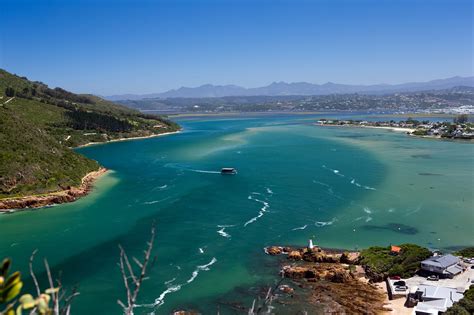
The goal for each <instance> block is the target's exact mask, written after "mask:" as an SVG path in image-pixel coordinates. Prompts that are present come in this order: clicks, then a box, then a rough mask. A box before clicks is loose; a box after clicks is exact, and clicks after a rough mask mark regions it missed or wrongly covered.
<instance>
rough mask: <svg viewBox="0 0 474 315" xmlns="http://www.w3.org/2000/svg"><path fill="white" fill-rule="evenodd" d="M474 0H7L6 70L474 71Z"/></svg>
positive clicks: (137, 88)
mask: <svg viewBox="0 0 474 315" xmlns="http://www.w3.org/2000/svg"><path fill="white" fill-rule="evenodd" d="M473 3H474V1H471V0H443V1H441V0H320V1H318V0H312V1H310V0H305V1H302V0H291V1H290V0H286V1H280V0H254V1H250V0H220V1H218V0H214V1H210V0H199V1H198V0H194V1H190V0H187V1H186V0H167V1H165V0H156V1H144V0H135V1H132V0H130V1H124V0H114V1H112V0H102V1H99V0H96V1H91V0H83V1H76V0H61V1H48V0H36V1H32V0H0V68H3V69H5V70H7V71H10V72H13V73H16V74H18V75H21V76H27V77H28V78H29V79H32V80H38V81H42V82H44V83H47V84H48V85H50V86H51V87H56V86H60V87H63V88H65V89H68V90H70V91H73V92H78V93H94V94H98V95H113V94H125V93H136V94H144V93H155V92H162V91H166V90H168V89H172V88H178V87H181V86H190V87H194V86H199V85H202V84H207V83H210V84H219V85H223V84H236V85H240V86H244V87H258V86H264V85H267V84H270V83H271V82H274V81H285V82H301V81H305V82H311V83H318V84H321V83H325V82H336V83H346V84H376V83H404V82H413V81H428V80H432V79H440V78H447V77H452V76H471V75H473V42H474V40H473Z"/></svg>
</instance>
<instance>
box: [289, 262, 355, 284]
mask: <svg viewBox="0 0 474 315" xmlns="http://www.w3.org/2000/svg"><path fill="white" fill-rule="evenodd" d="M282 273H283V275H284V276H285V277H286V278H291V279H307V280H308V281H310V282H315V281H318V280H326V281H330V282H334V283H345V282H348V281H351V280H354V276H353V275H352V274H351V273H350V272H349V270H348V269H347V268H345V267H344V266H342V265H339V264H329V263H324V264H308V265H304V266H284V267H283V269H282Z"/></svg>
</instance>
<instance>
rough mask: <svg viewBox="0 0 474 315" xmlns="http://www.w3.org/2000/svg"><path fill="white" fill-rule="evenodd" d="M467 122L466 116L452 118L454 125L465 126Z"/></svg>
mask: <svg viewBox="0 0 474 315" xmlns="http://www.w3.org/2000/svg"><path fill="white" fill-rule="evenodd" d="M468 120H469V115H468V114H461V115H458V116H456V117H454V119H453V121H454V123H455V124H465V123H467V121H468Z"/></svg>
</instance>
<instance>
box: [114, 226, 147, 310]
mask: <svg viewBox="0 0 474 315" xmlns="http://www.w3.org/2000/svg"><path fill="white" fill-rule="evenodd" d="M154 240H155V223H153V225H152V227H151V237H150V241H149V242H147V248H146V249H145V250H144V252H143V260H142V261H140V260H138V259H137V258H135V257H132V259H133V261H134V262H135V263H136V264H137V266H138V267H139V276H138V277H137V276H136V275H135V272H134V271H133V267H132V266H131V264H130V260H129V259H128V255H127V253H126V252H125V250H124V249H123V247H122V246H121V245H119V249H120V260H119V267H120V272H121V273H122V279H123V283H124V286H125V291H126V294H127V305H125V303H123V302H122V301H121V300H117V303H118V304H119V305H120V306H121V307H122V309H123V311H124V314H126V315H132V314H133V308H134V307H135V303H136V301H137V297H138V293H139V292H140V288H141V285H142V283H143V281H144V280H146V279H147V278H146V277H145V276H146V271H147V267H148V263H149V261H150V256H151V251H152V249H153V244H154ZM129 279H131V281H132V282H131V283H129Z"/></svg>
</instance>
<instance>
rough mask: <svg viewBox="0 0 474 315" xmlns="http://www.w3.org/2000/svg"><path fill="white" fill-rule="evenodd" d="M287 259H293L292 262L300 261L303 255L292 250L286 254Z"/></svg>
mask: <svg viewBox="0 0 474 315" xmlns="http://www.w3.org/2000/svg"><path fill="white" fill-rule="evenodd" d="M288 259H293V260H302V259H303V255H301V253H300V252H299V251H297V250H293V251H291V252H289V253H288Z"/></svg>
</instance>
